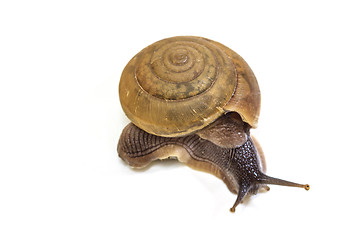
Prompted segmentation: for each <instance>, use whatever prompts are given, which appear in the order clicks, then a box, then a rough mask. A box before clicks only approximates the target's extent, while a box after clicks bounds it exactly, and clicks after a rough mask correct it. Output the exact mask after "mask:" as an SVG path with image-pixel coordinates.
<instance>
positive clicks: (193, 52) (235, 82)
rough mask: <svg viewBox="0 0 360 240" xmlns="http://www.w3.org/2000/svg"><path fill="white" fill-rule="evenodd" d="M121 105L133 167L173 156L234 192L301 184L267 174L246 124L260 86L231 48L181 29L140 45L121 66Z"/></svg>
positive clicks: (256, 108) (124, 148)
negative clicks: (183, 33) (180, 32)
mask: <svg viewBox="0 0 360 240" xmlns="http://www.w3.org/2000/svg"><path fill="white" fill-rule="evenodd" d="M119 96H120V103H121V106H122V108H123V110H124V112H125V114H126V115H127V117H128V118H129V119H130V120H131V123H130V124H128V125H127V126H126V127H125V128H124V129H123V131H122V134H121V136H120V139H119V142H118V146H117V151H118V155H119V157H120V158H121V159H123V160H124V161H125V162H127V163H128V164H129V165H130V166H131V167H134V168H143V167H145V166H147V165H148V164H149V163H151V162H152V161H154V160H164V159H169V158H170V159H171V158H175V159H178V160H179V161H180V162H182V163H185V164H186V165H188V166H190V167H192V168H194V169H197V170H201V171H205V172H208V173H211V174H213V175H215V176H217V177H219V178H220V179H222V180H223V181H224V183H225V184H226V185H227V187H228V189H229V190H230V191H231V192H233V193H235V194H237V198H236V201H235V203H234V205H233V207H231V209H230V211H231V212H235V208H236V206H237V205H238V204H239V203H241V202H242V200H243V199H244V197H245V196H246V195H248V194H249V195H251V194H256V193H257V192H258V191H259V190H260V189H261V188H264V189H266V190H269V187H268V186H267V185H268V184H275V185H283V186H291V187H300V188H304V189H306V190H309V188H310V186H309V185H308V184H298V183H294V182H289V181H285V180H281V179H278V178H273V177H270V176H268V175H266V174H265V170H266V167H265V158H264V154H263V151H262V149H261V147H260V145H259V143H258V142H257V140H255V138H254V137H253V136H252V135H250V129H251V128H256V127H257V122H258V118H259V113H260V90H259V86H258V83H257V80H256V78H255V75H254V74H253V72H252V70H251V69H250V67H249V66H248V64H247V63H246V62H245V61H244V60H243V59H242V58H241V57H240V56H239V55H238V54H237V53H235V52H234V51H232V50H231V49H229V48H228V47H226V46H224V45H222V44H220V43H218V42H215V41H212V40H209V39H206V38H201V37H193V36H179V37H172V38H167V39H163V40H160V41H158V42H155V43H153V44H151V45H150V46H148V47H146V48H144V49H143V50H142V51H140V52H139V53H138V54H137V55H136V56H135V57H133V58H132V59H131V60H130V62H129V63H128V64H127V65H126V67H125V68H124V70H123V72H122V75H121V78H120V84H119Z"/></svg>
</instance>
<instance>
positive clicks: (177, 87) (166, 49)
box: [119, 37, 248, 136]
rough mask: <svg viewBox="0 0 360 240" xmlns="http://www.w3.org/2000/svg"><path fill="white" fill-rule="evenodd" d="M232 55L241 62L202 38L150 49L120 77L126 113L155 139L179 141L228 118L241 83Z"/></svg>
mask: <svg viewBox="0 0 360 240" xmlns="http://www.w3.org/2000/svg"><path fill="white" fill-rule="evenodd" d="M231 54H235V55H236V57H239V58H240V56H238V55H237V54H236V53H234V52H233V51H231V50H230V49H228V48H226V47H225V46H223V45H221V44H219V43H217V42H214V41H211V40H208V39H205V38H200V37H173V38H168V39H163V40H161V41H158V42H156V43H154V44H151V45H150V46H148V47H146V48H145V49H143V50H142V51H141V52H139V53H138V54H137V55H136V56H135V57H134V58H133V59H132V60H131V61H130V62H129V63H128V65H127V66H126V67H125V69H124V71H123V73H122V76H121V79H120V85H119V94H120V102H121V104H122V107H123V110H124V112H125V114H126V115H127V116H128V117H129V119H130V120H131V121H132V122H133V123H134V124H135V125H137V126H138V127H140V128H142V129H143V130H145V131H146V132H149V133H152V134H155V135H161V136H180V135H186V134H188V133H191V132H193V131H196V130H198V129H201V128H203V127H204V126H206V125H208V124H210V123H211V122H213V121H214V120H216V119H217V118H218V117H219V116H220V115H222V114H224V112H225V109H224V106H225V105H226V104H227V103H228V102H229V100H230V99H231V98H232V96H233V95H234V94H235V90H236V88H237V84H238V78H237V70H236V66H235V63H234V61H233V60H232V57H233V56H231ZM244 87H245V88H246V86H243V88H244ZM245 91H248V89H245ZM245 91H244V92H245Z"/></svg>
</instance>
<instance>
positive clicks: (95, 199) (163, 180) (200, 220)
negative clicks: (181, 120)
mask: <svg viewBox="0 0 360 240" xmlns="http://www.w3.org/2000/svg"><path fill="white" fill-rule="evenodd" d="M356 2H357V1H298V2H297V3H296V2H295V1H225V0H224V1H209V0H207V1H195V0H192V1H186V0H183V1H155V0H152V1H128V2H125V1H122V2H121V1H76V0H75V1H74V0H72V1H2V2H1V4H0V26H1V29H0V31H1V32H0V34H1V37H0V42H1V44H0V109H1V120H0V146H1V148H0V239H31V238H33V239H195V238H201V239H240V238H241V239H249V238H252V239H264V238H269V239H315V238H320V237H321V238H327V237H334V238H335V237H336V238H340V237H341V238H343V239H359V233H358V230H357V228H358V224H359V223H358V216H359V214H360V212H359V204H358V203H359V200H360V199H359V197H358V187H359V184H358V181H359V178H358V169H359V160H360V159H359V134H360V131H359V130H360V129H359V121H360V114H359V103H360V97H359V91H360V89H359V81H360V73H359V66H360V65H359V63H360V60H359V59H360V57H359V56H360V55H359V54H360V47H359V45H360V33H359V32H360V31H359V29H360V27H359V25H360V14H359V6H358V5H357V4H356ZM177 35H195V36H203V37H207V38H210V39H213V40H216V41H219V42H221V43H223V44H225V45H226V46H228V47H230V48H232V49H233V50H234V51H236V52H237V53H239V54H240V55H241V56H242V57H243V58H244V59H245V60H246V61H247V62H248V63H249V65H250V66H251V68H252V69H253V71H254V73H255V75H256V76H257V78H258V82H259V85H260V89H261V92H262V110H261V115H260V121H259V127H258V128H257V129H256V130H253V134H254V135H255V136H257V138H258V140H259V141H260V142H261V144H262V146H263V149H264V151H265V154H266V157H267V162H268V174H269V175H271V176H274V177H279V178H284V179H288V180H292V181H296V182H300V183H309V184H310V185H311V189H310V191H308V192H306V191H304V190H303V189H295V188H286V187H278V186H272V187H271V190H270V191H269V192H267V193H259V194H258V195H256V196H253V197H251V198H250V199H248V200H247V201H246V203H245V204H243V205H240V206H239V207H238V208H237V211H236V213H235V214H232V213H230V212H229V208H230V207H231V206H232V204H233V203H234V201H235V199H236V196H235V195H234V194H232V193H230V192H229V191H228V189H227V188H226V186H225V184H224V183H223V182H222V181H221V180H219V179H217V178H216V177H214V176H212V175H210V174H206V173H202V172H197V171H194V170H192V169H190V168H188V167H186V166H183V165H181V164H180V163H177V162H171V161H170V162H162V163H156V164H153V165H152V166H151V167H150V168H148V169H146V170H144V171H134V170H132V169H130V168H129V167H128V166H127V165H126V164H125V163H124V162H123V161H122V160H120V159H119V158H118V156H117V153H116V144H117V140H118V137H119V135H120V133H121V130H122V129H123V127H124V126H125V125H126V124H127V123H128V120H127V118H126V117H125V115H124V113H123V112H122V109H121V107H120V104H119V100H118V92H117V91H118V82H119V78H120V75H121V71H122V69H123V68H124V66H125V65H126V63H127V62H128V61H129V60H130V59H131V58H132V57H133V56H134V55H135V54H136V53H137V52H138V51H140V50H141V49H142V48H144V47H146V46H147V45H149V44H151V43H153V42H155V41H157V40H160V39H163V38H166V37H172V36H177Z"/></svg>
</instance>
